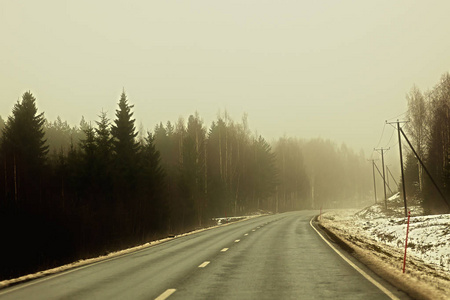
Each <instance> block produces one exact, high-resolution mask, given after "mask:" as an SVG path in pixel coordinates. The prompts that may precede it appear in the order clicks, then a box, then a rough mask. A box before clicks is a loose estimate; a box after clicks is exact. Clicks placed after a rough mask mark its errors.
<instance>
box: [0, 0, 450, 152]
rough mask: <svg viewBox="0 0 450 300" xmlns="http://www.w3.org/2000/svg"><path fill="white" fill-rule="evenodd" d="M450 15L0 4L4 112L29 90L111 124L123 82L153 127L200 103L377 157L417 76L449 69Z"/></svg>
mask: <svg viewBox="0 0 450 300" xmlns="http://www.w3.org/2000/svg"><path fill="white" fill-rule="evenodd" d="M449 12H450V1H395V0H394V1H393V0H387V1H360V0H359V1H335V0H333V1H301V0H293V1H283V0H281V1H265V0H256V1H246V0H239V1H234V0H226V1H219V0H198V1H190V0H180V1H173V0H160V1H150V0H146V1H112V0H109V1H106V0H105V1H81V0H76V1H62V0H55V1H43V0H40V1H34V0H30V1H20V0H0V51H1V55H0V85H1V86H0V115H1V116H2V117H3V118H4V119H5V118H6V117H7V116H8V115H9V114H10V113H11V109H12V107H13V105H14V104H15V102H16V101H17V100H18V99H19V98H20V97H21V95H22V94H23V93H24V92H25V91H26V90H31V92H33V94H34V95H35V96H36V98H37V102H38V107H39V110H40V111H43V112H44V113H45V116H46V117H47V119H49V120H55V119H56V117H57V116H60V117H61V118H62V119H63V120H67V121H68V122H69V123H70V124H72V125H78V124H79V121H80V119H81V116H82V115H84V116H85V118H86V120H87V121H95V120H97V119H98V118H97V115H99V113H100V111H101V110H102V109H103V110H106V111H107V112H108V115H109V117H110V118H111V119H113V118H114V112H115V109H116V106H117V102H118V100H119V98H120V93H121V91H122V88H125V91H126V93H127V95H128V99H129V100H130V103H131V104H134V105H135V107H134V110H135V117H136V118H137V122H138V124H137V125H138V126H139V123H140V122H142V123H143V125H144V127H145V128H146V129H153V127H154V125H155V124H156V123H159V122H160V121H162V122H163V123H166V122H167V121H168V120H170V121H172V122H175V121H176V120H177V119H178V117H179V116H183V117H185V118H187V117H188V116H189V114H193V113H194V112H195V111H198V112H199V114H200V116H201V117H202V118H203V119H204V121H205V123H206V125H207V126H209V125H210V123H211V122H212V121H213V120H214V119H215V118H216V116H217V113H218V111H219V110H221V111H224V110H225V109H226V110H227V111H228V112H229V114H230V115H231V117H232V118H233V119H234V120H235V121H239V120H240V119H241V117H242V115H243V113H244V112H246V113H248V116H249V125H250V127H251V129H252V130H253V131H255V130H257V131H258V133H260V134H261V135H263V136H264V137H265V138H267V139H268V140H269V141H270V140H271V139H273V138H277V137H280V136H282V135H284V134H286V135H288V136H297V137H302V138H312V137H322V138H330V139H332V140H334V141H336V142H337V143H339V144H340V143H341V142H345V143H347V144H348V145H349V146H351V147H354V148H355V150H359V149H360V148H363V149H364V151H365V152H366V154H367V155H370V153H371V150H372V148H373V147H374V146H377V143H378V142H379V139H380V134H381V131H382V129H383V124H384V121H385V120H386V119H390V118H394V117H396V116H397V115H400V114H402V113H404V112H405V111H406V100H405V95H406V93H407V92H408V91H409V90H410V88H411V87H412V85H413V84H416V85H417V86H418V87H419V88H420V89H421V90H427V89H429V88H432V87H433V86H434V85H435V84H437V83H438V82H439V79H440V76H441V75H442V74H443V73H445V72H448V71H449V66H450V18H449V17H448V14H449ZM391 132H392V131H391V129H390V128H386V132H385V136H386V137H385V138H386V139H387V140H388V139H389V137H390V135H391V134H390V133H391ZM387 140H386V141H383V142H381V144H380V146H385V145H384V144H387Z"/></svg>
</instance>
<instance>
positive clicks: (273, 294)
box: [0, 211, 408, 300]
mask: <svg viewBox="0 0 450 300" xmlns="http://www.w3.org/2000/svg"><path fill="white" fill-rule="evenodd" d="M316 213H317V212H313V211H300V212H290V213H284V214H277V215H271V216H264V217H259V218H255V219H251V220H247V221H244V222H238V223H234V224H229V225H228V226H223V227H219V228H216V229H211V230H207V231H203V232H200V233H196V234H192V235H188V236H185V237H180V238H176V239H173V240H171V241H168V242H165V243H163V244H159V245H156V246H153V247H150V248H147V249H144V250H141V251H138V252H135V253H132V254H128V255H124V256H121V257H118V258H115V259H111V260H108V261H104V262H101V263H96V264H93V265H89V266H85V267H81V268H78V269H74V270H71V271H68V272H65V273H61V274H58V275H54V276H50V277H46V278H43V279H39V280H36V281H33V282H29V283H25V284H22V285H17V286H13V287H11V288H8V289H4V290H0V300H3V299H46V300H47V299H158V300H163V299H170V300H172V299H408V298H407V297H406V296H405V295H404V294H403V293H402V292H399V291H397V290H396V289H395V288H393V287H391V286H389V285H388V284H386V283H385V282H383V280H381V279H380V278H377V277H376V276H374V275H373V274H371V272H370V271H368V270H366V269H365V268H364V267H362V266H361V265H360V264H358V263H357V262H355V261H353V262H354V263H355V264H357V265H359V267H360V268H361V269H363V270H364V271H363V272H365V273H368V274H369V275H370V276H371V277H374V278H375V280H376V281H377V282H379V283H381V284H382V285H383V286H384V288H382V289H386V290H387V291H384V292H383V291H382V290H381V289H380V288H378V287H376V286H375V285H374V284H373V283H371V282H370V281H369V280H368V279H367V278H365V277H363V275H361V273H360V272H358V271H357V270H355V269H354V268H353V267H352V266H350V265H349V264H348V263H347V262H346V261H344V259H342V258H341V257H340V256H339V255H338V254H337V253H336V252H335V251H333V250H332V248H330V246H329V245H327V243H326V242H325V241H324V240H323V239H322V237H321V236H319V234H318V233H317V232H316V231H315V230H314V229H313V228H312V227H311V226H310V220H311V218H312V217H313V216H314V214H316ZM344 255H345V256H346V257H347V259H349V258H348V255H346V254H344ZM350 259H351V258H350Z"/></svg>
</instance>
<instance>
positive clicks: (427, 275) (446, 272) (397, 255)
mask: <svg viewBox="0 0 450 300" xmlns="http://www.w3.org/2000/svg"><path fill="white" fill-rule="evenodd" d="M397 200H398V199H397V198H393V199H390V201H391V202H390V203H389V204H390V205H389V206H388V207H390V209H388V210H385V209H384V204H383V205H374V206H371V207H368V208H366V209H364V210H362V211H357V210H346V211H331V212H326V213H324V214H323V216H322V220H321V225H322V226H324V227H325V228H327V229H329V230H330V231H331V232H332V233H334V234H335V235H337V236H338V237H339V238H341V239H343V240H344V241H345V242H346V243H347V244H348V245H349V246H350V247H352V248H354V249H358V253H360V255H363V256H371V257H373V258H376V259H377V260H378V262H377V264H380V265H377V266H376V268H378V269H379V270H388V269H389V271H390V272H391V274H390V275H389V276H390V277H391V278H394V279H393V281H397V280H396V279H395V277H397V278H399V279H400V280H399V281H401V284H404V283H405V279H406V278H408V276H409V277H411V278H414V279H415V280H416V281H417V284H418V282H421V283H426V285H428V286H432V287H433V288H434V289H436V290H438V292H439V293H441V294H442V295H449V294H450V215H435V216H420V214H422V213H423V211H422V210H421V209H420V207H411V208H410V209H411V215H412V217H411V222H410V232H409V238H408V257H407V267H406V269H407V275H405V274H402V273H401V270H402V262H403V251H404V245H405V235H406V221H407V218H405V217H404V210H403V208H402V207H401V205H393V204H394V203H393V202H394V201H397ZM402 215H403V216H402ZM378 273H379V272H378ZM412 281H414V280H412ZM430 297H431V296H430ZM442 299H445V296H444V297H443V298H442Z"/></svg>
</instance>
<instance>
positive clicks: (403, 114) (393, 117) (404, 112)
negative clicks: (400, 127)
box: [386, 111, 408, 122]
mask: <svg viewBox="0 0 450 300" xmlns="http://www.w3.org/2000/svg"><path fill="white" fill-rule="evenodd" d="M407 112H408V111H405V112H403V113H401V114H399V115H398V116H395V117H393V118H390V119H387V120H386V122H387V121H389V120H392V119H397V118H398V117H401V116H403V115H405V114H406V113H407Z"/></svg>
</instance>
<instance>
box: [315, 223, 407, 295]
mask: <svg viewBox="0 0 450 300" xmlns="http://www.w3.org/2000/svg"><path fill="white" fill-rule="evenodd" d="M313 219H314V218H312V219H311V221H309V225H311V227H312V228H313V229H314V230H315V231H316V232H317V234H318V235H319V236H320V237H321V238H322V240H324V241H325V243H327V245H328V246H330V248H331V249H333V250H334V252H336V253H337V254H339V256H340V257H341V258H342V259H343V260H345V262H346V263H348V264H349V265H350V266H352V267H353V269H355V270H356V271H358V272H359V273H360V274H361V275H362V276H363V277H364V278H366V279H367V280H368V281H370V282H371V283H372V284H373V285H374V286H376V287H377V288H379V289H380V290H381V291H382V292H383V293H385V294H386V295H387V296H388V297H389V298H391V299H392V300H400V298H397V297H396V296H395V295H394V294H392V293H391V292H390V291H389V290H388V289H386V288H385V287H384V286H382V285H381V284H380V283H379V282H378V281H376V280H375V279H374V278H372V277H371V276H370V275H369V274H367V273H366V272H364V271H363V270H361V269H360V268H359V267H358V266H357V265H355V264H354V263H353V262H351V261H350V260H349V259H348V258H347V257H345V256H344V255H343V254H341V252H339V250H337V249H336V248H335V247H334V246H333V245H331V243H330V242H328V241H327V240H326V239H325V238H324V237H323V235H322V234H321V233H320V232H319V231H318V230H317V229H316V228H314V226H313V225H312V220H313Z"/></svg>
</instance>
